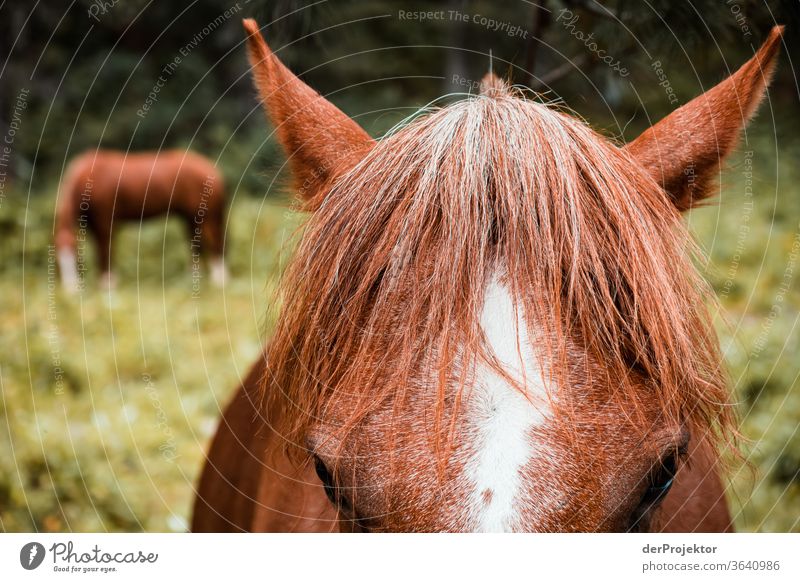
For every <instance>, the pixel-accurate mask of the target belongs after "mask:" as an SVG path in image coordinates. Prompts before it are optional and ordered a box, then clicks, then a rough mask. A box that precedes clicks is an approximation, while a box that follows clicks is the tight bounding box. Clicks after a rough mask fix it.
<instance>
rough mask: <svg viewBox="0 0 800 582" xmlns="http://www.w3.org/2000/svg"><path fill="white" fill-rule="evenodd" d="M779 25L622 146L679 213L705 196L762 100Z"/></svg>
mask: <svg viewBox="0 0 800 582" xmlns="http://www.w3.org/2000/svg"><path fill="white" fill-rule="evenodd" d="M782 33H783V27H782V26H776V27H775V28H773V29H772V31H771V32H770V34H769V37H768V38H767V40H766V42H765V43H764V44H763V45H762V46H761V48H760V49H759V50H758V52H757V53H756V54H755V56H753V58H751V59H750V60H749V61H747V62H746V63H745V64H744V65H742V67H741V68H740V69H739V70H738V71H736V72H735V73H734V74H733V75H731V76H730V77H728V78H727V79H725V80H724V81H723V82H722V83H720V84H719V85H717V86H716V87H714V88H712V89H710V90H708V91H706V92H705V93H703V94H702V95H700V96H699V97H696V98H695V99H693V100H692V101H690V102H689V103H687V104H686V105H684V106H683V107H681V108H680V109H677V110H676V111H674V112H673V113H671V114H670V115H668V116H667V117H665V118H664V119H662V120H661V121H659V122H658V123H657V124H655V125H654V126H653V127H651V128H650V129H648V130H647V131H645V132H644V133H643V134H642V135H640V136H639V137H638V138H636V139H635V140H634V141H632V142H631V143H629V144H628V145H626V146H625V150H626V151H627V152H628V153H630V154H631V155H632V156H633V157H634V158H635V159H636V160H637V161H638V162H639V164H641V165H642V166H644V168H645V169H646V170H647V171H648V172H649V173H650V174H651V175H652V176H653V178H655V180H656V181H657V182H659V183H660V184H661V185H662V187H663V188H664V190H666V192H667V193H668V194H669V195H670V197H671V198H672V200H673V202H674V204H675V206H676V207H677V208H678V210H680V211H684V210H688V209H689V208H691V207H692V206H695V205H697V204H698V203H699V202H701V201H702V200H703V199H705V198H706V197H708V196H709V195H710V194H711V189H712V186H713V184H714V177H715V176H716V175H717V174H718V172H719V167H720V164H721V162H722V160H723V159H724V158H725V156H727V155H728V154H729V153H730V152H731V150H733V148H734V147H735V146H736V143H737V142H738V138H739V133H740V131H741V130H742V128H744V126H745V125H746V124H747V122H748V121H749V120H750V118H751V117H753V114H754V113H755V111H756V108H757V107H758V104H759V103H760V102H761V99H762V98H763V97H764V92H765V90H766V88H767V85H768V84H769V80H770V77H771V76H772V73H773V71H774V69H775V63H776V62H777V56H778V48H779V46H780V40H781V35H782Z"/></svg>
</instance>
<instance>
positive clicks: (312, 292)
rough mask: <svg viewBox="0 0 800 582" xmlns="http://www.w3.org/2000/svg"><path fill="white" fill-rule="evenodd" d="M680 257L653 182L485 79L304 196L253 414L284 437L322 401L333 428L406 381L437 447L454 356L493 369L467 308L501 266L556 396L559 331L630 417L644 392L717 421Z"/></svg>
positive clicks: (459, 383)
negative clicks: (266, 417)
mask: <svg viewBox="0 0 800 582" xmlns="http://www.w3.org/2000/svg"><path fill="white" fill-rule="evenodd" d="M695 252H696V249H695V247H694V245H693V244H692V242H691V238H690V236H689V234H688V232H687V229H686V227H685V225H684V224H683V222H682V220H681V219H680V216H679V214H678V213H677V211H676V210H675V209H674V208H673V206H672V205H671V204H670V202H669V200H668V198H667V196H666V194H665V193H664V192H663V191H662V190H661V189H660V187H659V186H658V185H657V184H656V183H655V182H654V181H653V180H652V179H651V178H650V177H649V176H648V175H646V174H645V173H644V172H643V171H642V170H641V169H640V168H639V167H638V166H636V165H635V163H633V162H632V160H631V159H629V158H628V157H627V156H626V154H625V153H624V152H623V151H622V150H620V149H619V148H617V147H616V146H615V145H614V144H612V143H611V142H609V141H608V140H607V139H605V138H603V137H602V136H600V135H599V134H597V133H595V132H594V131H593V130H592V129H590V128H589V127H588V126H587V125H585V124H583V123H582V122H581V121H579V120H576V119H574V118H573V117H570V116H569V115H566V114H565V113H563V112H560V111H558V110H556V109H553V108H551V107H548V106H546V105H543V104H540V103H537V102H534V101H531V100H526V99H524V98H522V97H521V96H520V95H517V94H514V93H512V92H511V91H510V90H507V89H506V90H500V89H499V88H498V86H493V88H492V91H491V92H490V95H487V96H477V97H474V98H470V99H468V100H464V101H460V102H457V103H455V104H453V105H450V106H448V107H446V108H443V109H440V110H437V111H435V112H433V113H430V114H427V115H425V116H422V117H419V118H417V119H415V120H414V121H412V122H410V123H409V124H408V125H407V126H404V127H402V128H400V129H399V130H397V131H395V132H392V133H391V134H390V135H388V136H387V137H385V138H384V139H382V140H380V141H379V142H378V143H377V145H376V146H375V147H374V148H373V149H372V150H371V151H369V153H368V154H366V156H365V157H364V158H363V159H362V160H361V161H360V162H359V163H358V164H356V165H355V166H354V167H351V168H349V169H347V170H346V171H343V172H341V173H340V175H339V176H338V178H337V179H336V180H335V181H334V182H333V185H332V187H331V189H330V191H329V192H328V193H327V195H326V196H325V198H324V199H323V200H321V201H320V202H319V204H318V207H317V208H316V210H315V212H314V213H313V215H312V216H311V217H310V219H309V221H308V223H307V225H306V227H305V230H304V233H303V237H302V241H301V242H300V245H299V248H298V250H297V253H296V256H295V258H294V260H293V263H292V264H291V266H290V267H289V269H288V270H287V272H286V274H285V277H284V281H283V283H282V290H283V300H284V301H283V311H282V314H281V317H280V319H279V321H278V325H277V329H276V332H275V335H274V337H273V339H272V340H271V342H270V346H269V352H268V362H269V370H268V377H267V378H266V385H267V387H266V396H267V398H268V399H270V401H271V406H270V409H271V410H273V411H278V412H277V414H276V416H275V418H274V419H273V421H274V422H276V423H279V424H280V425H281V426H280V430H281V432H282V433H283V434H284V436H285V437H286V439H287V442H290V443H295V444H299V445H301V446H302V444H303V440H302V439H303V436H304V434H305V431H306V429H307V427H308V426H309V424H310V423H312V422H314V421H316V420H319V419H325V418H326V409H325V407H326V405H327V403H328V402H329V401H330V398H331V397H334V396H335V397H339V398H345V399H347V401H348V402H349V409H348V410H349V413H348V415H347V417H346V419H345V420H344V421H342V422H340V425H339V426H337V427H335V429H334V430H337V431H340V432H341V434H342V435H344V434H346V433H347V432H348V431H350V430H352V429H353V428H354V427H356V426H357V425H358V424H359V422H361V421H362V420H363V419H364V418H366V417H367V416H368V415H369V414H370V413H372V412H373V411H375V410H376V409H377V407H379V406H385V404H386V403H387V401H388V402H391V403H393V406H398V407H399V406H402V403H403V402H405V401H406V399H407V398H408V397H410V395H411V394H412V393H413V391H414V390H417V389H421V388H420V387H421V386H423V385H424V386H427V388H429V389H431V390H433V392H434V393H435V394H436V395H437V396H436V411H435V414H434V415H433V418H434V419H435V421H434V425H435V426H434V427H433V428H434V433H435V434H436V435H437V445H436V446H437V449H438V450H440V451H442V452H444V451H446V450H448V443H449V442H450V439H451V438H452V437H453V434H452V427H453V426H455V420H454V419H455V418H457V413H458V407H459V401H460V396H461V393H462V391H463V389H464V388H465V386H466V385H467V384H468V378H469V375H470V370H473V369H474V366H475V365H476V364H477V363H478V362H480V361H483V362H487V363H489V365H492V366H495V367H497V366H496V362H494V361H493V358H492V356H491V354H490V353H487V352H488V351H487V349H486V342H485V337H484V331H483V329H482V327H481V323H480V316H481V313H482V310H483V304H484V298H485V293H486V289H487V286H489V284H490V282H491V281H492V279H493V278H494V277H501V278H502V280H503V282H504V284H505V285H506V286H507V287H508V289H509V292H510V293H511V296H512V297H513V301H514V303H515V305H517V306H519V308H520V309H521V311H523V312H524V313H525V314H526V319H527V322H526V323H527V325H528V326H529V327H530V332H531V334H535V335H536V337H537V338H540V339H541V342H540V343H541V345H540V346H539V348H540V350H541V358H542V360H543V362H542V363H543V364H546V365H543V366H542V369H545V370H547V375H548V378H547V381H548V383H552V385H554V386H555V387H556V390H557V391H558V392H559V393H561V392H563V391H565V390H567V389H568V387H569V385H570V384H571V378H570V375H571V374H573V373H574V372H573V371H572V367H571V365H570V350H571V349H572V350H573V351H574V347H575V346H576V345H577V346H580V347H581V348H582V349H583V350H585V352H586V353H587V354H589V355H590V356H591V357H592V358H593V359H594V360H595V361H598V362H600V363H601V364H602V367H603V369H604V371H605V372H604V373H605V374H606V375H607V380H608V384H609V386H613V388H609V389H610V390H613V391H614V394H613V397H614V398H619V399H620V402H624V403H625V405H626V406H629V407H632V410H631V411H630V412H631V413H632V414H636V412H637V404H636V403H637V402H641V399H642V398H648V399H657V400H658V405H659V406H660V407H661V409H662V411H663V414H664V416H665V417H666V418H667V419H670V420H673V421H675V422H685V421H690V422H693V423H696V424H698V425H700V426H704V427H707V428H708V429H709V430H710V431H712V432H714V433H715V434H716V435H717V436H718V437H723V436H726V435H729V434H730V433H729V429H731V427H732V418H731V414H732V413H731V410H730V407H728V406H727V404H726V403H727V398H728V397H727V391H726V388H725V382H724V374H723V372H722V370H721V367H720V356H719V353H718V349H717V344H716V338H715V334H714V332H713V329H712V326H711V323H710V321H709V318H708V315H707V306H708V302H709V301H713V298H712V296H711V294H710V293H709V290H708V288H707V285H706V284H705V283H704V282H703V281H702V279H701V278H700V276H699V275H698V274H697V273H696V271H695V269H694V268H693V266H692V264H691V259H692V256H693V255H694V254H695ZM632 370H633V371H632ZM499 371H500V372H501V373H502V370H499ZM633 376H636V378H638V379H640V380H641V379H642V378H643V379H644V381H645V382H646V383H647V384H648V385H650V386H652V387H653V390H651V391H648V392H647V394H646V395H644V394H642V389H641V386H642V383H641V382H638V383H637V382H634V381H633V380H632V378H633ZM453 386H455V387H456V396H455V397H453V396H452V391H448V390H445V387H451V388H452V387H453ZM523 389H524V387H523ZM650 404H652V402H651V403H650ZM439 435H443V437H444V440H443V441H442V442H441V443H440V442H439V440H438V439H439ZM445 457H446V455H444V454H443V455H442V458H445Z"/></svg>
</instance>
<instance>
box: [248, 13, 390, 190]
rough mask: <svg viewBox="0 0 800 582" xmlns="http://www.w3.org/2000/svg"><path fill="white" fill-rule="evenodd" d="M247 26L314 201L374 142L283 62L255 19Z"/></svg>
mask: <svg viewBox="0 0 800 582" xmlns="http://www.w3.org/2000/svg"><path fill="white" fill-rule="evenodd" d="M243 24H244V29H245V32H246V33H247V49H248V56H249V58H250V64H251V66H252V68H253V77H254V80H255V85H256V88H257V89H258V92H259V95H260V96H261V101H262V103H263V105H264V109H265V110H266V112H267V115H268V116H269V118H270V119H271V120H272V123H274V124H275V127H276V131H277V134H278V139H279V140H280V142H281V143H282V144H283V147H284V149H285V150H286V154H287V156H288V157H289V162H290V164H291V167H292V172H293V174H294V180H295V185H296V187H297V189H298V191H299V193H300V196H301V197H302V198H303V199H305V200H310V199H312V198H314V197H315V196H316V195H317V194H318V193H319V191H320V188H321V187H322V186H323V185H324V184H325V183H326V181H327V180H328V179H329V178H330V177H331V175H332V173H334V172H335V171H336V170H337V169H340V168H341V167H342V166H343V165H346V164H347V163H354V160H357V159H359V158H360V157H361V156H363V155H364V153H366V150H368V149H369V148H370V147H371V146H372V145H373V144H374V141H373V140H372V138H370V136H369V135H368V134H367V132H365V131H364V130H363V129H362V128H361V127H359V126H358V124H357V123H356V122H354V121H353V120H352V119H350V118H349V117H347V115H345V114H344V113H342V111H341V110H340V109H338V108H337V107H336V106H335V105H334V104H333V103H331V102H330V101H328V100H327V99H325V98H324V97H322V96H321V95H320V94H319V93H317V92H316V91H314V90H313V89H312V88H311V87H309V86H308V85H306V84H305V83H303V82H302V81H301V80H300V79H298V78H297V77H296V76H295V75H294V74H293V73H292V72H291V71H290V70H289V69H287V68H286V67H285V66H284V64H283V63H281V62H280V60H278V57H276V56H275V55H274V54H273V53H272V51H271V50H270V48H269V47H268V46H267V43H266V42H264V38H263V37H262V36H261V33H260V32H259V28H258V24H256V21H255V20H253V19H250V18H248V19H246V20H244V21H243Z"/></svg>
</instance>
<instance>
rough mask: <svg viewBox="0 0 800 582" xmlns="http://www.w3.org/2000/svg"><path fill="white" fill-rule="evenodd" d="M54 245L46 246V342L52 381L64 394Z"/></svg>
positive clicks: (58, 393)
mask: <svg viewBox="0 0 800 582" xmlns="http://www.w3.org/2000/svg"><path fill="white" fill-rule="evenodd" d="M56 265H57V255H56V247H55V245H53V244H50V245H48V246H47V321H48V322H49V329H48V330H47V344H48V345H49V346H50V363H51V365H52V366H53V383H54V385H55V393H56V395H57V396H61V395H62V394H64V369H63V368H62V367H61V364H62V362H61V334H60V332H59V329H58V324H57V323H56V322H57V321H58V310H57V309H56V290H57V289H58V276H57V274H58V269H57V267H56Z"/></svg>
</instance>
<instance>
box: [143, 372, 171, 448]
mask: <svg viewBox="0 0 800 582" xmlns="http://www.w3.org/2000/svg"><path fill="white" fill-rule="evenodd" d="M142 380H143V381H144V384H145V386H144V389H145V391H146V392H147V395H148V396H149V397H150V402H151V404H152V405H153V409H154V410H155V412H156V422H155V428H156V429H158V430H160V431H161V433H162V434H163V435H164V438H165V440H164V442H163V443H162V444H161V445H159V447H158V450H159V451H160V452H161V456H162V457H164V459H165V460H166V461H168V462H170V463H173V462H175V460H176V459H178V458H179V457H180V455H179V454H177V448H178V447H177V443H176V441H175V433H174V432H173V431H172V428H171V427H170V425H169V422H168V421H167V413H166V412H164V407H163V406H162V405H161V398H160V397H159V396H158V390H157V389H156V385H155V384H154V383H153V379H152V377H151V376H150V374H148V373H146V372H145V373H144V374H142Z"/></svg>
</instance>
